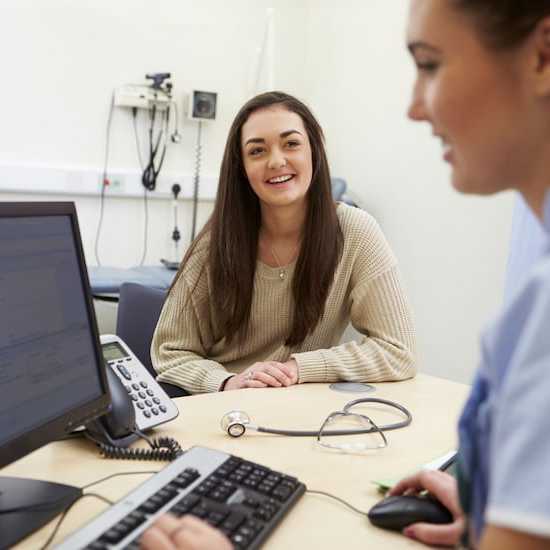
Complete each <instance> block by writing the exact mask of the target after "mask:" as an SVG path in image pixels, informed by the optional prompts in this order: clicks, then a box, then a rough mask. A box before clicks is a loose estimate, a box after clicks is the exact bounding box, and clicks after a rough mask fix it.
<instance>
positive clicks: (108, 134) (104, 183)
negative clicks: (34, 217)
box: [94, 91, 115, 266]
mask: <svg viewBox="0 0 550 550" xmlns="http://www.w3.org/2000/svg"><path fill="white" fill-rule="evenodd" d="M114 108H115V92H114V91H113V93H112V95H111V106H110V108H109V116H108V117H107V130H106V136H105V156H104V159H103V174H102V177H101V195H100V203H99V221H98V224H97V232H96V236H95V244H94V252H95V260H96V262H97V265H98V266H101V261H100V259H99V236H100V234H101V226H102V224H103V209H104V201H105V189H106V188H107V184H108V180H107V168H108V165H109V144H110V141H111V122H112V120H113V111H114Z"/></svg>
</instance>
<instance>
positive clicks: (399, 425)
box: [255, 397, 412, 437]
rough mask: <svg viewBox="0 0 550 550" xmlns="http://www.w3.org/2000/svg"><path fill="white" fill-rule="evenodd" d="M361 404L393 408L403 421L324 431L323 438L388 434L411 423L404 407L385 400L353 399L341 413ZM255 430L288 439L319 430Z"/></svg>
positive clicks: (311, 434) (310, 435)
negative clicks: (374, 404) (402, 416)
mask: <svg viewBox="0 0 550 550" xmlns="http://www.w3.org/2000/svg"><path fill="white" fill-rule="evenodd" d="M361 403H380V404H381V405H387V406H389V407H393V408H394V409H397V410H398V411H400V412H402V413H403V414H404V415H405V419H404V420H402V421H401V422H394V423H392V424H385V425H384V426H379V427H378V429H376V428H368V429H367V428H362V429H357V430H326V431H323V436H331V435H359V434H368V433H374V432H378V430H380V431H381V432H389V431H391V430H399V429H400V428H405V427H406V426H408V425H409V424H410V423H411V422H412V414H411V413H410V411H409V410H408V409H407V408H406V407H404V406H403V405H400V404H399V403H395V402H394V401H389V400H387V399H379V398H376V397H364V398H362V399H355V400H354V401H350V402H349V403H346V405H345V406H344V409H343V411H344V412H346V413H347V412H349V409H351V408H352V407H354V406H355V405H359V404H361ZM255 430H256V431H257V432H262V433H266V434H273V435H286V436H289V437H317V436H318V435H319V430H278V429H276V428H267V427H265V426H257V427H255Z"/></svg>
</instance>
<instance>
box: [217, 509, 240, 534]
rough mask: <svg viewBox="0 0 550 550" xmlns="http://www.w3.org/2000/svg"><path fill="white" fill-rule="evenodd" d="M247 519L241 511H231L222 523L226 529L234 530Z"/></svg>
mask: <svg viewBox="0 0 550 550" xmlns="http://www.w3.org/2000/svg"><path fill="white" fill-rule="evenodd" d="M244 520H245V515H244V514H241V513H240V512H231V514H230V515H229V517H228V518H227V519H226V520H225V521H224V522H223V523H222V526H223V527H225V528H226V529H230V530H231V531H234V530H235V529H237V527H239V525H241V523H242V522H243V521H244Z"/></svg>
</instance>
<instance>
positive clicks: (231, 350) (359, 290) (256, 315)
mask: <svg viewBox="0 0 550 550" xmlns="http://www.w3.org/2000/svg"><path fill="white" fill-rule="evenodd" d="M337 212H338V219H339V221H340V226H341V228H342V232H343V234H344V249H343V253H342V258H341V261H340V263H339V265H338V268H337V270H336V273H335V278H334V284H333V286H332V288H331V290H330V293H329V295H328V298H327V302H326V306H325V313H324V315H323V316H322V317H321V319H320V321H319V323H318V325H317V327H316V328H315V330H314V331H313V332H312V333H311V334H309V335H308V336H307V337H306V339H305V340H304V341H303V342H302V343H301V344H300V345H298V346H295V347H293V348H289V347H287V346H285V340H286V338H287V335H288V333H289V330H290V326H291V317H290V314H289V312H290V311H291V301H292V286H291V281H292V275H293V273H294V267H295V266H294V264H291V265H289V266H288V267H287V268H286V275H287V276H286V277H285V279H284V280H281V279H280V278H279V268H272V267H269V266H267V265H266V264H264V263H262V262H258V263H257V266H256V275H255V279H254V297H253V300H252V311H251V316H250V322H251V330H250V336H249V337H248V338H247V340H246V343H245V345H244V346H242V347H239V346H238V345H237V343H232V344H231V345H229V346H228V345H227V344H226V341H225V339H224V338H223V335H222V334H216V333H215V329H214V328H213V327H215V326H216V325H217V323H216V322H215V321H216V320H215V318H213V317H214V312H213V311H212V309H211V308H210V301H209V296H210V294H211V292H212V290H211V288H210V286H209V280H208V270H207V269H206V270H205V269H202V267H203V265H204V262H205V259H206V257H207V244H206V243H205V244H203V245H200V244H199V246H198V247H197V248H196V250H195V252H194V254H193V256H192V257H191V258H190V260H189V262H188V264H187V266H186V268H185V270H184V272H183V273H182V274H181V276H180V277H179V279H178V281H177V282H176V284H175V287H174V289H173V290H172V292H171V294H170V296H169V298H168V300H167V301H166V303H165V304H164V307H163V309H162V313H161V315H160V319H159V322H158V325H157V328H156V330H155V334H154V336H153V341H152V345H151V357H152V361H153V365H154V366H155V369H156V371H157V372H158V374H159V375H158V378H157V379H158V380H159V381H162V382H169V383H171V384H176V385H178V386H181V387H182V388H184V389H186V390H187V391H189V392H192V393H200V392H215V391H218V389H219V387H220V385H221V384H222V382H223V381H224V380H225V379H226V378H228V377H229V376H231V375H232V374H234V373H239V372H242V371H243V370H244V369H245V368H247V367H248V366H250V365H252V364H253V363H255V362H257V361H281V362H284V361H287V360H288V359H289V358H290V357H293V358H294V359H295V360H296V361H297V363H298V367H299V382H300V383H302V382H334V381H338V380H347V381H354V382H380V381H384V380H402V379H404V378H410V377H412V376H414V374H415V371H416V369H415V358H414V352H415V335H414V327H413V322H412V319H411V311H410V308H409V305H408V303H407V300H406V298H405V295H404V293H403V289H402V287H401V282H400V280H399V275H398V271H397V267H396V260H395V257H394V255H393V254H392V252H391V250H390V248H389V245H388V243H387V242H386V240H385V238H384V236H383V235H382V232H381V231H380V228H379V227H378V224H377V223H376V222H375V221H374V219H373V218H372V217H371V216H369V215H368V214H367V213H366V212H364V211H362V210H359V209H357V208H352V207H349V206H346V205H343V204H340V205H338V209H337ZM195 283H196V285H195ZM191 289H193V291H192V293H191ZM190 293H191V295H190ZM350 322H351V323H352V325H353V326H354V327H355V329H357V330H358V331H359V332H360V333H362V334H363V335H364V337H363V338H362V340H361V342H360V343H357V342H348V343H345V344H341V345H338V342H339V341H340V338H341V336H342V333H343V332H344V330H345V328H346V327H347V325H348V324H349V323H350Z"/></svg>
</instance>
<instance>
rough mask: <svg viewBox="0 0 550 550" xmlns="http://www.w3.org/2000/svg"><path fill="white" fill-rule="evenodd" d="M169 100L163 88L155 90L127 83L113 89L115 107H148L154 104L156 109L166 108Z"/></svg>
mask: <svg viewBox="0 0 550 550" xmlns="http://www.w3.org/2000/svg"><path fill="white" fill-rule="evenodd" d="M171 101H172V99H171V97H170V96H169V95H168V94H167V93H166V92H165V91H164V90H156V89H153V88H151V87H150V86H139V85H133V84H128V85H126V86H120V87H119V88H117V89H116V90H115V106H116V107H137V108H138V109H150V108H151V107H152V106H153V105H156V106H157V109H159V108H160V109H166V108H167V107H168V106H169V105H170V102H171Z"/></svg>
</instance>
